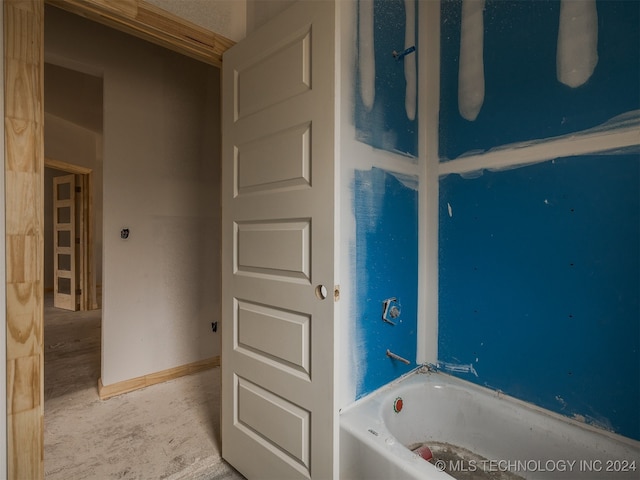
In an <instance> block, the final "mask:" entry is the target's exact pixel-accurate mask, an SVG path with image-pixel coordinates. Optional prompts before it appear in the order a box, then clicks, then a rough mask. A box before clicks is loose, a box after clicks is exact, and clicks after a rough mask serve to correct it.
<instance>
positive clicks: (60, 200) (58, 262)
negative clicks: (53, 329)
mask: <svg viewBox="0 0 640 480" xmlns="http://www.w3.org/2000/svg"><path fill="white" fill-rule="evenodd" d="M78 245H79V243H76V181H75V175H73V174H71V175H63V176H59V177H54V178H53V289H54V295H53V304H54V306H55V307H56V308H63V309H65V310H73V311H75V310H77V309H78V302H77V287H78V285H77V283H78V282H77V278H78V272H77V257H78V255H77V251H76V250H77V246H78Z"/></svg>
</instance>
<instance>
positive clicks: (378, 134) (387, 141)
mask: <svg viewBox="0 0 640 480" xmlns="http://www.w3.org/2000/svg"><path fill="white" fill-rule="evenodd" d="M416 4H417V3H416ZM373 9H374V42H375V77H376V84H375V85H376V87H375V102H374V104H373V108H372V109H371V110H370V111H368V110H367V109H366V108H365V106H364V105H363V103H362V99H361V97H360V95H355V106H354V107H355V125H356V134H357V139H358V140H359V141H361V142H363V143H366V144H368V145H371V146H373V147H375V148H379V149H382V150H387V151H391V152H395V153H401V154H404V155H408V156H413V157H417V156H418V119H417V117H416V118H415V119H414V120H410V119H409V118H407V113H406V110H405V86H406V81H405V76H404V64H403V60H402V59H401V60H396V58H394V56H393V52H394V51H396V52H397V51H400V52H401V51H403V50H404V42H405V40H404V36H405V26H406V18H405V6H404V0H374V1H373ZM416 31H417V29H416ZM358 48H359V46H358ZM410 55H412V56H415V53H411V54H410ZM356 73H358V72H356ZM355 87H356V91H357V92H359V91H360V80H359V76H358V75H356V85H355Z"/></svg>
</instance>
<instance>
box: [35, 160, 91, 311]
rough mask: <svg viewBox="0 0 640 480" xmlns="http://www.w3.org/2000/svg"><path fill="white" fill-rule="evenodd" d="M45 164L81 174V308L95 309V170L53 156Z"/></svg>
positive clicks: (48, 166)
mask: <svg viewBox="0 0 640 480" xmlns="http://www.w3.org/2000/svg"><path fill="white" fill-rule="evenodd" d="M44 166H45V167H47V168H53V169H56V170H59V171H63V172H67V173H72V174H75V175H80V176H81V179H82V182H81V183H80V184H79V185H78V184H77V183H76V187H78V186H80V187H81V189H80V196H81V200H80V201H81V203H82V206H83V208H82V218H81V221H80V228H81V230H82V232H83V233H82V235H81V236H80V238H81V242H82V245H81V248H80V251H81V252H82V253H81V257H82V258H81V261H80V265H81V267H80V269H79V272H78V273H79V275H80V280H79V284H80V290H81V293H80V297H79V298H80V302H79V304H80V310H93V309H96V308H98V302H97V298H96V297H97V295H96V278H95V269H94V265H93V261H94V258H95V257H94V251H93V239H94V228H95V226H94V223H95V219H94V218H93V171H92V169H90V168H86V167H81V166H79V165H73V164H71V163H66V162H62V161H60V160H53V159H51V158H46V157H45V159H44Z"/></svg>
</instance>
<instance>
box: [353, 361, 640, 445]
mask: <svg viewBox="0 0 640 480" xmlns="http://www.w3.org/2000/svg"><path fill="white" fill-rule="evenodd" d="M425 378H426V381H427V382H435V381H437V379H440V381H441V382H442V383H444V384H448V385H453V386H454V387H459V388H463V389H468V390H471V391H474V392H477V393H479V394H481V395H488V396H491V397H493V398H496V399H499V400H500V401H505V402H507V403H509V404H512V405H514V406H516V407H519V408H523V409H525V410H528V411H530V412H533V413H536V414H540V415H545V416H547V417H550V418H551V419H554V420H557V421H559V422H564V423H568V424H570V425H572V426H574V427H577V428H579V429H583V430H586V431H587V432H588V433H591V434H595V435H602V436H605V437H608V438H609V439H610V440H612V441H615V442H618V443H621V444H624V445H625V446H626V447H628V448H631V449H634V450H637V451H638V454H639V455H640V440H635V439H633V438H631V437H625V436H624V435H620V434H618V433H616V432H613V431H611V430H607V429H605V428H603V427H599V426H596V425H592V424H589V423H587V422H585V421H581V420H579V419H576V418H573V417H569V416H566V415H562V414H560V413H556V412H554V411H552V410H548V409H546V408H544V407H540V406H538V405H535V404H533V403H530V402H527V401H524V400H521V399H519V398H516V397H513V396H511V395H507V394H505V393H504V392H502V391H501V390H499V389H492V388H489V387H485V386H482V385H478V384H476V383H473V382H470V381H469V380H465V379H463V378H460V377H456V376H454V375H451V374H449V373H447V372H443V371H441V370H434V369H433V368H431V367H427V366H424V365H419V366H417V367H416V368H414V369H413V370H411V371H409V372H407V373H405V374H404V375H401V376H400V377H398V378H396V379H395V380H393V381H392V382H389V383H387V384H385V385H383V386H381V387H379V388H378V389H376V390H374V391H373V392H370V393H368V394H367V395H365V396H363V397H361V398H359V399H357V400H356V401H354V402H353V403H351V404H350V405H348V406H347V407H345V408H343V409H341V410H340V417H341V419H342V417H343V415H344V416H345V417H346V418H348V417H349V416H350V415H349V413H350V412H352V410H356V409H358V408H359V407H361V406H363V405H368V404H371V405H372V407H373V406H374V405H375V407H376V410H377V411H378V412H377V413H378V415H379V416H380V418H381V420H383V415H382V412H381V411H380V410H381V409H382V408H383V404H384V402H385V400H388V399H389V397H391V396H394V395H392V394H391V393H392V392H394V391H395V388H394V387H396V386H397V385H400V384H405V383H406V384H413V383H418V382H424V381H425ZM419 379H420V380H419ZM382 424H383V425H384V428H385V429H386V430H387V431H389V429H388V426H387V425H386V424H385V423H384V421H382ZM389 434H390V435H393V434H392V433H391V432H390V431H389ZM394 438H395V437H394ZM398 444H400V443H399V442H398ZM405 448H406V447H405ZM407 450H408V449H407Z"/></svg>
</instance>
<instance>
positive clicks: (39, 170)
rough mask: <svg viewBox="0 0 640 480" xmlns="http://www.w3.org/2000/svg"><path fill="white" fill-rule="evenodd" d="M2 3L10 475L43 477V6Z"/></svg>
mask: <svg viewBox="0 0 640 480" xmlns="http://www.w3.org/2000/svg"><path fill="white" fill-rule="evenodd" d="M3 3H4V99H5V102H4V126H5V128H4V136H5V150H4V155H5V157H4V169H5V205H4V208H5V229H6V230H5V235H6V237H5V238H6V247H5V256H6V257H5V258H6V336H7V339H6V341H7V343H6V348H7V350H6V360H7V370H6V372H7V412H6V414H7V471H6V475H7V477H8V478H9V479H12V480H13V479H20V480H21V479H27V478H28V479H34V480H35V479H39V478H43V477H44V436H43V431H44V425H43V424H44V350H43V324H44V321H43V315H44V312H43V308H44V305H43V291H44V285H43V280H44V279H43V277H44V272H43V268H42V267H43V257H44V219H43V215H42V213H43V211H44V191H43V186H44V184H43V175H44V134H43V130H44V108H43V96H44V89H43V83H44V80H43V79H44V69H43V66H44V57H43V54H44V52H43V51H44V48H43V45H44V41H43V40H44V21H43V20H44V5H43V4H42V2H41V1H39V0H4V2H3ZM2 474H3V472H0V476H1V475H2Z"/></svg>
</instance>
